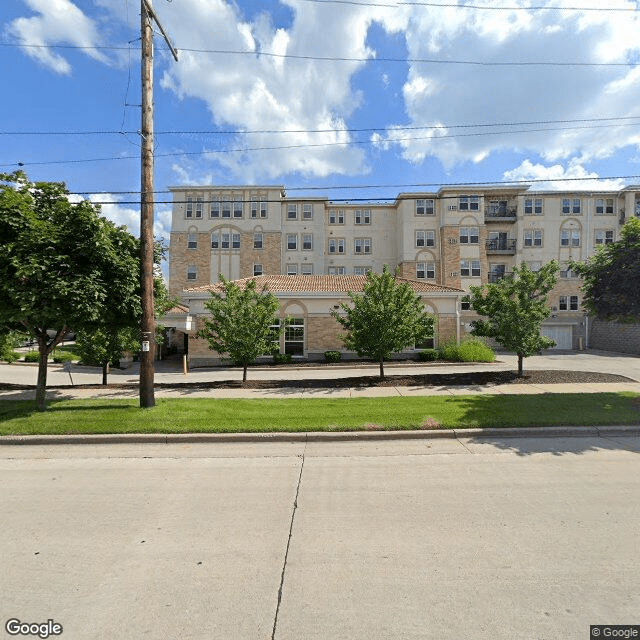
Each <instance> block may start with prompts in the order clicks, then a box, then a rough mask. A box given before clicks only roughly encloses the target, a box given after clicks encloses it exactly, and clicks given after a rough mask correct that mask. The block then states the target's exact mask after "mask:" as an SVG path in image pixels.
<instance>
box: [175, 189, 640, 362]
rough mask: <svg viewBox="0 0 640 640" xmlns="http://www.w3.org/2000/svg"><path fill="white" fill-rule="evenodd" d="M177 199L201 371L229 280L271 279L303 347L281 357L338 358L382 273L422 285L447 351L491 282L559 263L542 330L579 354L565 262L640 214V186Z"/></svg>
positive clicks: (184, 341) (178, 341) (178, 292)
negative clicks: (209, 325) (202, 321)
mask: <svg viewBox="0 0 640 640" xmlns="http://www.w3.org/2000/svg"><path fill="white" fill-rule="evenodd" d="M170 190H171V192H172V193H173V201H174V204H173V215H172V229H171V240H170V248H169V290H170V293H171V295H173V296H177V297H179V298H180V300H181V304H182V305H183V306H182V307H180V308H176V309H175V310H173V311H174V312H173V313H172V314H169V315H168V316H167V317H166V318H165V321H166V323H167V326H171V327H173V335H172V342H173V344H174V345H176V346H177V347H178V348H179V349H180V350H183V349H184V350H188V352H189V359H190V361H191V363H192V365H195V364H198V363H201V364H205V363H211V362H212V361H211V357H212V355H211V353H210V352H209V353H208V354H207V353H206V352H205V351H204V349H205V347H204V344H203V345H200V344H199V342H204V341H202V340H198V339H197V338H195V333H196V332H197V330H198V317H199V316H201V315H202V314H203V313H204V310H203V309H204V308H203V306H202V304H203V301H204V300H205V299H206V298H207V297H208V295H209V292H210V288H211V287H215V286H216V283H217V282H218V281H219V274H222V275H224V277H225V278H226V279H229V280H242V279H245V278H252V277H254V276H262V277H263V278H262V281H263V284H265V285H266V286H267V288H269V289H270V290H271V291H272V292H273V293H274V294H275V295H276V296H277V297H278V298H279V299H281V301H282V306H281V315H282V317H285V316H290V317H293V318H295V319H297V320H300V321H301V322H300V323H299V324H298V329H297V334H298V335H300V334H302V335H303V338H302V340H298V345H297V346H296V347H295V349H294V348H293V345H292V344H288V343H287V340H286V336H285V337H283V338H282V342H283V344H282V345H281V349H282V350H283V352H284V351H287V350H288V351H289V352H291V353H294V354H295V355H298V356H302V357H316V356H318V355H319V354H321V353H322V352H323V351H325V350H328V349H336V348H340V344H341V343H340V342H339V340H338V337H337V334H338V333H339V325H338V324H337V323H335V321H333V320H332V319H331V318H330V310H331V308H333V306H334V305H336V304H339V302H341V301H345V300H347V299H348V297H347V291H349V290H352V291H357V290H361V284H360V283H363V282H364V276H365V274H366V273H367V271H369V270H373V271H376V272H380V271H382V268H383V265H385V264H388V265H389V266H390V268H391V269H392V270H393V269H397V270H398V272H399V276H400V277H401V278H403V279H406V280H407V281H410V282H412V283H414V284H412V286H413V287H414V290H416V292H418V293H419V294H420V295H421V296H422V298H423V300H424V301H425V303H426V304H427V307H428V308H429V309H431V310H432V311H433V313H434V314H435V315H436V316H437V317H438V322H437V326H438V329H437V334H436V336H435V338H434V339H435V340H436V341H438V340H440V341H442V340H443V339H446V338H451V337H459V336H460V335H464V334H465V333H466V332H467V331H468V329H469V328H470V326H469V325H470V322H471V321H472V320H473V319H474V318H475V317H476V316H475V315H474V313H473V310H471V309H465V308H463V305H462V304H461V302H460V300H461V297H462V295H463V293H464V292H466V291H468V290H469V287H470V286H471V285H480V284H484V283H487V282H495V281H496V280H498V279H499V278H501V277H503V276H504V275H505V274H507V273H509V272H510V271H511V269H512V268H513V266H514V265H516V264H520V263H521V262H526V263H527V265H528V266H529V267H530V268H532V269H538V268H539V267H540V266H541V265H543V264H545V263H546V262H548V261H550V260H552V259H554V260H557V261H558V262H559V264H560V269H561V271H560V277H559V279H558V283H557V285H556V287H555V289H554V290H553V291H552V292H551V294H550V295H549V304H550V306H551V310H552V314H551V317H550V318H549V319H548V320H547V321H546V322H545V324H544V326H543V332H544V334H545V335H547V336H548V337H550V338H552V339H553V340H555V341H556V343H557V347H556V348H558V349H578V348H582V347H584V346H586V344H587V341H588V339H589V335H588V333H589V326H588V323H587V319H586V315H585V313H584V310H583V309H582V307H581V292H580V280H579V278H577V277H576V274H574V273H573V272H572V271H571V269H570V268H569V262H570V261H571V260H575V261H581V260H584V259H586V258H587V257H589V256H590V255H592V254H593V253H594V252H595V250H596V248H597V247H598V245H600V244H607V243H610V242H614V241H615V240H617V239H618V235H619V230H620V227H621V225H622V224H623V223H624V221H625V219H626V218H627V217H629V216H632V215H640V187H628V188H626V189H622V190H620V191H615V192H613V191H601V192H584V191H575V192H556V191H553V192H548V191H532V190H531V189H530V187H528V186H526V185H525V186H522V185H518V186H507V185H495V186H486V185H484V186H482V187H473V186H469V187H458V186H455V187H453V186H451V187H447V186H444V187H442V188H440V189H439V190H438V191H436V192H421V193H400V194H399V195H398V196H397V197H396V198H395V200H393V201H391V202H386V203H379V202H373V201H372V202H367V203H365V202H357V203H349V202H333V201H330V200H328V199H327V198H322V197H316V198H309V197H300V198H298V197H295V196H290V195H287V194H286V191H285V189H284V187H282V186H228V187H222V186H189V187H186V186H185V187H172V188H170ZM272 276H279V277H278V278H273V277H272ZM284 276H287V277H288V278H285V277H284ZM312 276H313V277H312ZM321 276H322V277H321ZM354 278H355V279H354ZM359 288H360V289H359ZM329 319H331V320H332V321H333V325H332V324H331V323H330V322H329ZM300 327H302V328H300ZM291 331H293V330H291ZM291 331H289V335H293V333H291ZM182 334H184V335H182ZM329 337H331V339H329ZM289 342H293V341H289ZM300 343H301V344H300Z"/></svg>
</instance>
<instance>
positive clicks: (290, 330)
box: [284, 318, 304, 356]
mask: <svg viewBox="0 0 640 640" xmlns="http://www.w3.org/2000/svg"><path fill="white" fill-rule="evenodd" d="M284 352H285V353H290V354H291V355H292V356H301V355H304V319H303V318H292V319H291V321H290V322H289V323H288V324H287V326H286V327H285V330H284Z"/></svg>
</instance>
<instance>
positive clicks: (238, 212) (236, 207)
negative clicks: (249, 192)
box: [233, 198, 243, 218]
mask: <svg viewBox="0 0 640 640" xmlns="http://www.w3.org/2000/svg"><path fill="white" fill-rule="evenodd" d="M242 213H243V211H242V199H237V198H236V199H235V200H234V201H233V217H234V218H242Z"/></svg>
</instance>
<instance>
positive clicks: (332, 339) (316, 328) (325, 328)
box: [305, 316, 345, 354]
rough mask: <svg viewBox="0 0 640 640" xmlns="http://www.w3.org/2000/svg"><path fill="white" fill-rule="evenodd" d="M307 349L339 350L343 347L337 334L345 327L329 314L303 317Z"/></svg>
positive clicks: (321, 351)
mask: <svg viewBox="0 0 640 640" xmlns="http://www.w3.org/2000/svg"><path fill="white" fill-rule="evenodd" d="M305 323H306V326H305V334H306V342H307V350H308V351H309V352H310V353H312V354H313V353H324V352H325V351H341V350H343V349H344V344H343V342H342V340H340V338H339V337H338V335H339V334H344V333H345V329H344V328H343V327H342V326H341V325H340V324H339V323H338V322H337V321H336V320H335V319H334V318H333V317H331V316H309V317H307V318H306V319H305Z"/></svg>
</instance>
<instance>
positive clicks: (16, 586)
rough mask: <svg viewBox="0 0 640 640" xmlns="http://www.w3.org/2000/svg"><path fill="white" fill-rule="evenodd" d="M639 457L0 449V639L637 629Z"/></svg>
mask: <svg viewBox="0 0 640 640" xmlns="http://www.w3.org/2000/svg"><path fill="white" fill-rule="evenodd" d="M639 454H640V437H638V436H631V435H621V436H613V435H610V436H607V437H593V436H591V437H570V438H504V437H502V438H500V437H488V436H483V437H480V436H476V437H463V436H459V437H458V438H442V439H439V438H431V439H430V438H424V439H417V440H404V441H384V440H379V441H373V442H304V441H300V442H283V441H274V442H264V443H199V444H189V443H183V444H170V445H162V444H120V445H116V444H113V445H97V446H96V445H75V446H74V445H70V446H65V445H56V446H44V445H32V446H28V447H25V446H7V445H0V474H1V478H2V482H0V513H2V527H0V554H1V558H2V571H1V572H0V576H1V577H0V602H1V603H2V605H1V606H2V618H3V627H4V624H5V622H6V620H8V619H10V618H16V619H19V620H21V621H28V622H46V621H47V620H48V619H51V620H53V621H55V622H56V623H59V624H61V625H62V627H63V634H62V636H61V637H62V638H70V639H78V640H84V639H96V640H98V639H105V640H107V639H108V640H112V639H113V638H118V639H125V640H126V639H136V640H137V639H139V638H163V639H181V640H191V639H203V640H204V639H207V640H210V639H217V638H220V639H225V640H227V639H239V640H244V639H246V640H260V639H265V640H268V639H270V638H277V639H278V640H301V639H312V638H313V639H316V638H317V639H323V640H325V639H328V638H330V639H334V638H346V639H363V640H364V639H366V640H377V639H380V640H382V639H385V640H388V639H395V638H397V639H403V640H404V639H414V638H415V639H418V638H419V639H430V640H431V639H433V640H442V639H444V640H448V639H451V640H453V639H455V640H457V639H469V640H472V639H473V640H483V639H487V640H489V639H491V640H496V639H497V640H502V639H504V640H507V639H508V640H512V639H514V638H518V639H522V640H534V639H535V640H558V639H559V638H562V639H563V640H564V639H576V640H583V639H584V640H586V639H587V638H589V625H591V624H603V623H607V624H640V554H638V549H639V546H638V540H639V537H638V532H639V531H640V473H639V472H638V471H639ZM6 637H9V636H8V635H6Z"/></svg>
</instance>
